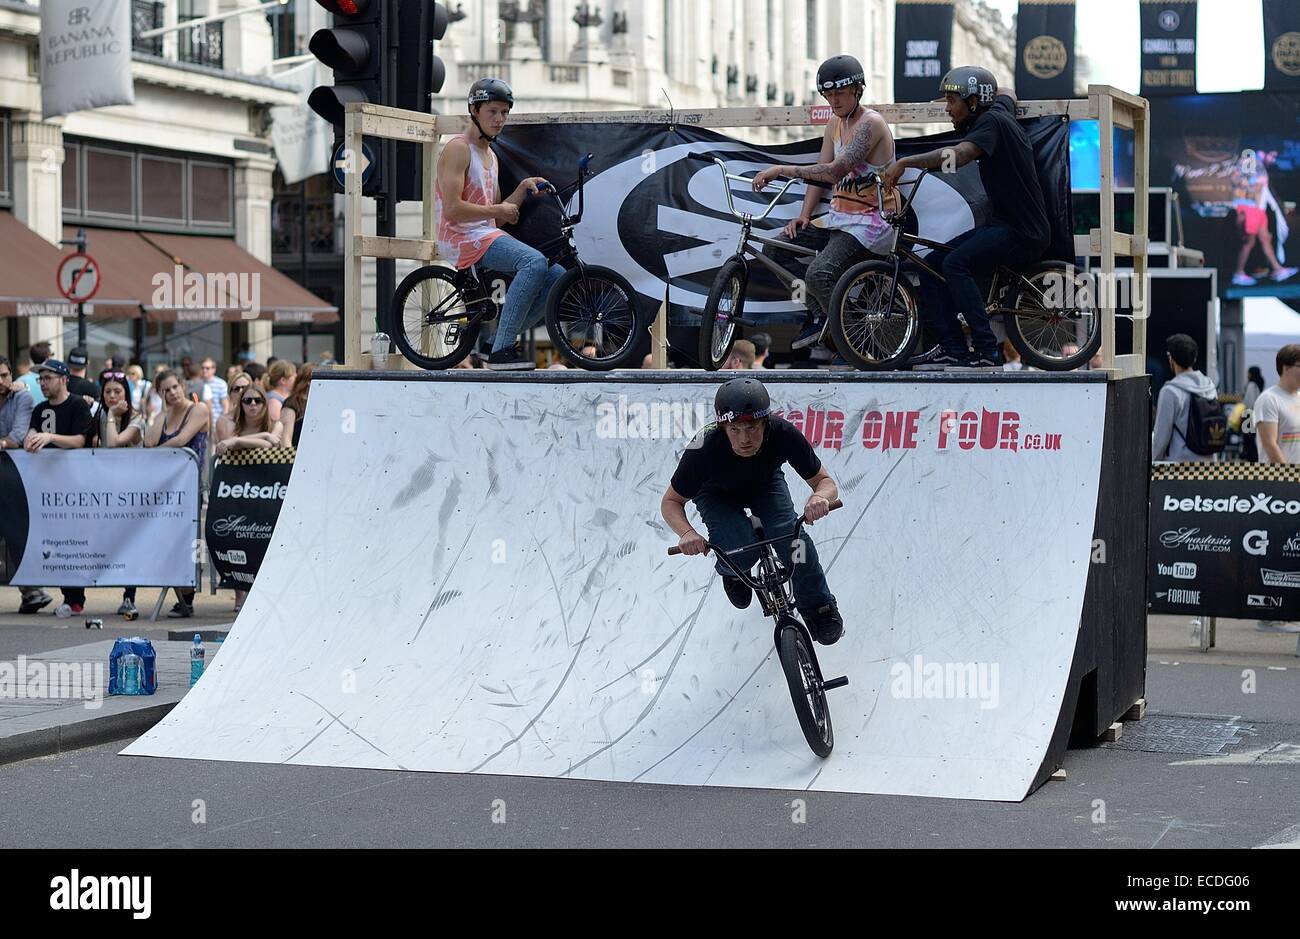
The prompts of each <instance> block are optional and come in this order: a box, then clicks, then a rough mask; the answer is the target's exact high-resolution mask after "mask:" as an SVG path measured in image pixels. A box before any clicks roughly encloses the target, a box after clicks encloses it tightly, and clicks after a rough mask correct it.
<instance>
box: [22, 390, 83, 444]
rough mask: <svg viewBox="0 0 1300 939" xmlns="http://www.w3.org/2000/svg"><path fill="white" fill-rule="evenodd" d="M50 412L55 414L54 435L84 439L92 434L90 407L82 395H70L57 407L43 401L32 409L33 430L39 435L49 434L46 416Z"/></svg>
mask: <svg viewBox="0 0 1300 939" xmlns="http://www.w3.org/2000/svg"><path fill="white" fill-rule="evenodd" d="M50 412H53V414H54V431H53V433H56V434H59V435H61V436H65V437H84V436H86V435H87V434H88V433H90V430H91V425H92V423H93V422H92V420H91V417H90V405H88V404H87V403H86V399H85V398H83V397H81V396H80V395H76V394H69V395H68V397H67V399H66V400H65V401H64V402H63V403H62V404H60V405H57V406H56V405H53V404H50V402H49V401H42V402H41V403H40V404H38V405H36V407H34V408H32V425H31V426H32V430H34V431H37V432H38V433H46V432H48V428H47V427H46V418H45V415H46V414H47V413H50Z"/></svg>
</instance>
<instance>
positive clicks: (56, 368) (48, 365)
mask: <svg viewBox="0 0 1300 939" xmlns="http://www.w3.org/2000/svg"><path fill="white" fill-rule="evenodd" d="M36 371H37V372H53V373H54V374H55V375H62V376H63V377H64V378H67V377H68V376H69V374H71V373H70V372H69V371H68V367H67V366H66V365H64V364H63V363H62V362H60V361H59V360H58V359H46V360H45V361H44V362H42V363H41V364H40V365H38V366H36Z"/></svg>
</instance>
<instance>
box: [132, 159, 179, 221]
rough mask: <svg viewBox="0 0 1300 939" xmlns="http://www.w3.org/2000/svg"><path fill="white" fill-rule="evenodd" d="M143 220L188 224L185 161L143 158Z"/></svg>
mask: <svg viewBox="0 0 1300 939" xmlns="http://www.w3.org/2000/svg"><path fill="white" fill-rule="evenodd" d="M140 217H141V218H142V219H161V220H163V221H168V222H177V223H179V224H184V223H185V161H184V160H179V159H174V158H172V157H160V156H151V155H148V154H143V153H142V154H141V155H140Z"/></svg>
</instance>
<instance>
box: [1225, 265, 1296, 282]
mask: <svg viewBox="0 0 1300 939" xmlns="http://www.w3.org/2000/svg"><path fill="white" fill-rule="evenodd" d="M1297 272H1300V268H1296V267H1283V268H1280V269H1279V270H1276V271H1274V272H1273V281H1274V283H1281V282H1282V281H1284V280H1290V279H1291V278H1292V277H1294V276H1295V275H1296V273H1297ZM1233 281H1234V282H1235V281H1236V278H1235V277H1234V278H1233Z"/></svg>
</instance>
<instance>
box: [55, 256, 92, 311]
mask: <svg viewBox="0 0 1300 939" xmlns="http://www.w3.org/2000/svg"><path fill="white" fill-rule="evenodd" d="M100 279H101V278H100V276H99V262H98V261H96V260H95V259H94V258H92V257H91V256H90V255H88V254H70V255H68V256H67V257H66V258H64V259H63V260H62V261H61V262H60V263H59V274H58V281H59V293H61V294H63V296H64V297H65V298H66V299H68V300H69V301H70V302H72V303H85V302H86V301H87V300H89V299H90V298H91V297H93V296H94V295H95V294H96V293H98V292H99V282H100Z"/></svg>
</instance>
